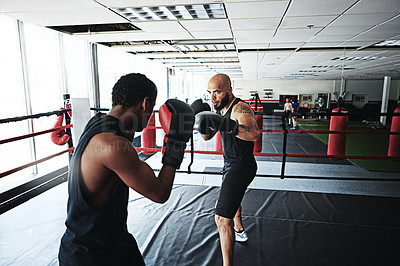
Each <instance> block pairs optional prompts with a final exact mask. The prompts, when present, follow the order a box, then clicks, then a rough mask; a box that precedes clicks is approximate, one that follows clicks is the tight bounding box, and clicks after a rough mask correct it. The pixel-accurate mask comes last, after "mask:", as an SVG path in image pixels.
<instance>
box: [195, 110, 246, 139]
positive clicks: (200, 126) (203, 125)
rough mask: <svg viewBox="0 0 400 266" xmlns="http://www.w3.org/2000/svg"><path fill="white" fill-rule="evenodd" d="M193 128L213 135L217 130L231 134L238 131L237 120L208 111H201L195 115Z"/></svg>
mask: <svg viewBox="0 0 400 266" xmlns="http://www.w3.org/2000/svg"><path fill="white" fill-rule="evenodd" d="M194 128H195V129H196V130H197V131H198V132H199V133H200V134H202V135H213V134H214V133H215V132H216V131H218V130H220V131H223V132H227V133H231V134H233V135H237V134H238V132H239V129H238V128H239V124H238V122H237V121H234V120H232V119H230V118H229V117H222V116H221V115H219V114H216V113H214V112H210V111H203V112H200V113H198V114H197V115H196V117H195V121H194Z"/></svg>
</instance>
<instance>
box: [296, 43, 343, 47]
mask: <svg viewBox="0 0 400 266" xmlns="http://www.w3.org/2000/svg"><path fill="white" fill-rule="evenodd" d="M341 43H342V42H340V41H339V42H338V41H337V42H307V43H305V44H304V45H303V46H302V48H313V47H314V48H318V47H334V46H337V45H339V44H341Z"/></svg>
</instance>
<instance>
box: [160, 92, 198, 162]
mask: <svg viewBox="0 0 400 266" xmlns="http://www.w3.org/2000/svg"><path fill="white" fill-rule="evenodd" d="M159 119H160V124H161V126H162V128H163V129H164V132H165V134H166V135H165V137H164V145H163V149H162V153H163V157H162V163H163V164H166V165H170V166H172V167H175V168H176V169H179V168H180V166H181V163H182V160H183V156H184V154H185V153H184V152H185V148H186V142H188V141H189V139H190V137H191V136H192V131H193V124H194V111H193V109H192V108H191V107H190V106H189V105H188V104H186V103H184V102H182V101H180V100H177V99H169V100H167V101H166V102H165V103H164V104H163V105H162V106H161V107H160V110H159Z"/></svg>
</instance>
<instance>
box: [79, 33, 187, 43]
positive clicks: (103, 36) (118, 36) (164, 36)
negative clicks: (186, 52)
mask: <svg viewBox="0 0 400 266" xmlns="http://www.w3.org/2000/svg"><path fill="white" fill-rule="evenodd" d="M75 36H77V37H79V38H81V39H85V40H87V41H90V42H123V41H147V40H179V39H181V40H185V39H192V36H190V34H189V33H187V32H161V33H160V32H158V33H157V32H154V33H147V32H135V33H100V34H99V33H96V34H94V33H93V34H91V35H89V34H85V35H83V34H79V35H78V34H76V35H75Z"/></svg>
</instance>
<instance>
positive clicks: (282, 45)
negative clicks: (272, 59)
mask: <svg viewBox="0 0 400 266" xmlns="http://www.w3.org/2000/svg"><path fill="white" fill-rule="evenodd" d="M303 44H304V42H285V43H271V44H270V46H269V48H293V49H296V48H297V47H299V46H302V45H303Z"/></svg>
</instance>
